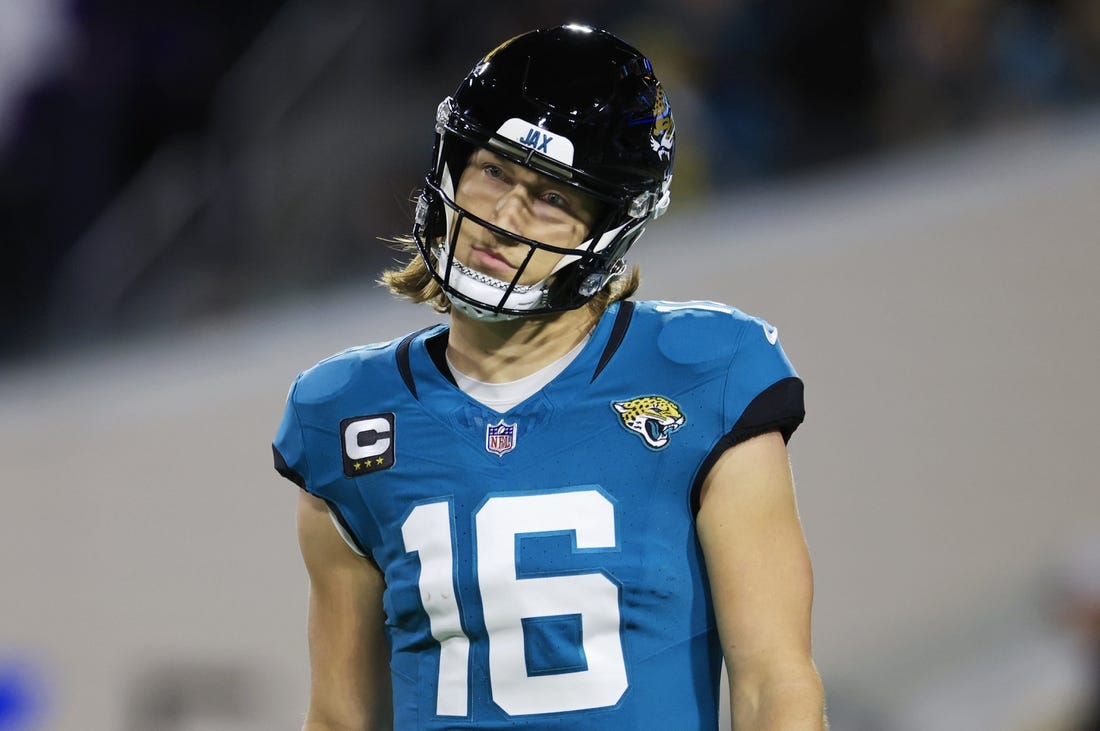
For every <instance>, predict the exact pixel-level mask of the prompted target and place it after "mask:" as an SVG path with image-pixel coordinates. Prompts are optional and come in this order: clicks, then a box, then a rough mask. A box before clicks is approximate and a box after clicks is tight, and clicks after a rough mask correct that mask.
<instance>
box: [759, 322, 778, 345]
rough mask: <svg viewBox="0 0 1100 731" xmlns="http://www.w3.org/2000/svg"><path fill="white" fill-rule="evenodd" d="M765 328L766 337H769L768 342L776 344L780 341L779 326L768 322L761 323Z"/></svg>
mask: <svg viewBox="0 0 1100 731" xmlns="http://www.w3.org/2000/svg"><path fill="white" fill-rule="evenodd" d="M761 327H763V328H764V337H766V338H767V339H768V342H769V343H771V344H772V345H775V344H776V343H778V342H779V328H777V327H773V326H771V325H768V324H767V323H765V324H763V325H761Z"/></svg>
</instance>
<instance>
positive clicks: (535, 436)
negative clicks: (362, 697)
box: [274, 301, 804, 731]
mask: <svg viewBox="0 0 1100 731" xmlns="http://www.w3.org/2000/svg"><path fill="white" fill-rule="evenodd" d="M446 334H447V327H446V326H445V325H439V326H436V327H433V328H428V329H426V330H423V331H420V332H418V333H414V334H412V335H409V336H407V337H405V338H403V339H400V340H396V341H393V342H390V343H381V344H375V345H368V346H364V347H360V348H353V349H351V350H347V351H345V352H343V353H340V354H339V355H336V356H334V357H332V358H329V359H328V360H325V361H322V362H321V363H319V364H318V365H316V366H315V367H313V368H312V369H310V370H308V371H306V372H305V373H303V374H302V375H301V376H299V377H298V379H297V381H296V382H295V384H294V386H293V388H292V390H291V392H290V396H289V399H288V403H287V407H286V413H285V416H284V418H283V422H282V424H281V426H280V428H279V431H278V435H277V437H276V440H275V443H274V448H275V461H276V468H277V469H278V470H279V472H280V473H281V474H283V475H284V476H286V477H288V478H290V479H292V480H293V481H294V482H296V483H297V484H298V485H299V486H301V487H302V488H304V489H305V490H308V491H309V492H310V493H312V494H313V495H316V496H318V497H320V498H323V499H324V500H325V501H327V503H328V504H329V507H330V509H331V510H332V512H333V515H334V516H335V517H336V518H337V519H338V520H339V522H340V523H341V525H342V526H343V528H344V531H345V533H346V534H347V537H348V539H349V540H350V541H352V542H354V544H355V545H356V546H357V547H358V549H359V550H360V551H361V552H362V553H363V554H364V555H366V556H367V557H368V558H369V559H370V560H372V561H373V562H374V563H375V564H377V566H378V567H379V569H380V570H381V571H382V572H383V574H384V576H385V581H386V590H385V595H384V602H383V603H384V608H385V613H386V631H387V637H388V639H389V642H390V651H391V662H390V666H391V669H392V676H393V694H394V720H395V728H397V729H403V730H404V729H511V728H538V729H570V731H576V730H578V729H582V730H583V729H600V730H601V731H606V730H607V729H678V730H679V729H714V728H716V727H717V716H718V685H719V673H720V663H721V651H720V647H719V643H718V638H717V632H716V628H715V621H714V614H713V609H712V607H711V601H710V595H709V591H708V585H707V579H706V574H705V570H704V566H703V559H702V554H701V550H700V548H699V545H698V541H697V539H696V535H695V528H694V516H695V512H696V509H697V503H698V495H697V493H698V490H699V487H700V485H701V483H702V480H703V478H704V477H705V475H706V473H707V470H708V469H709V468H710V467H711V465H713V463H714V461H715V460H716V459H717V458H718V456H719V455H720V454H721V452H722V451H723V450H724V449H726V448H728V447H729V446H731V445H733V444H736V443H738V442H740V441H743V440H745V439H748V438H750V437H752V436H755V435H757V434H761V433H764V432H769V431H779V432H781V433H782V434H783V436H784V438H789V437H790V435H791V433H793V431H794V430H795V428H796V427H797V426H798V424H799V423H800V422H801V421H802V418H803V413H804V410H803V398H802V382H801V381H800V380H799V378H798V377H797V375H796V373H795V371H794V369H793V368H792V366H791V364H790V362H789V361H788V359H787V357H786V355H785V354H784V352H783V350H782V348H781V347H780V345H779V342H778V334H777V332H776V330H775V328H773V327H772V326H770V325H769V324H768V323H766V322H764V321H762V320H759V319H755V318H752V317H749V316H747V315H745V314H744V313H742V312H740V311H738V310H736V309H734V308H731V307H727V306H725V305H721V304H717V303H712V302H685V303H678V302H637V303H635V302H629V301H628V302H623V303H617V304H614V305H612V306H611V307H610V308H609V309H608V311H607V312H606V313H605V314H604V316H603V318H602V319H601V320H600V322H599V324H598V325H597V327H596V329H595V330H594V331H593V333H592V337H591V338H590V340H589V342H588V344H587V345H586V346H585V348H584V349H583V350H582V351H581V353H580V355H578V356H577V357H576V359H575V360H574V361H573V362H572V363H571V364H570V365H569V366H568V367H567V368H566V369H565V371H563V372H562V373H561V374H559V375H558V376H557V377H556V378H555V379H554V380H553V381H551V382H550V383H549V384H547V385H546V386H545V387H544V388H543V389H542V390H541V391H539V392H538V393H536V394H535V395H533V396H531V397H530V398H528V399H527V400H526V401H524V402H522V403H520V404H518V405H517V406H515V407H514V408H512V409H510V410H509V411H507V412H504V413H498V412H496V411H492V410H490V409H488V408H486V407H485V406H483V405H481V404H480V403H478V402H477V401H474V400H473V399H471V398H469V397H468V396H467V395H466V394H464V393H463V392H462V391H460V390H459V389H458V388H457V387H456V386H455V385H454V383H453V381H452V380H451V379H450V378H449V377H448V375H447V374H446V369H445V366H443V367H441V364H442V358H441V355H440V354H441V353H442V351H443V349H444V348H445V344H446Z"/></svg>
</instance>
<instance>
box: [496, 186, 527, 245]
mask: <svg viewBox="0 0 1100 731" xmlns="http://www.w3.org/2000/svg"><path fill="white" fill-rule="evenodd" d="M530 211H531V200H530V195H529V193H528V191H527V189H526V188H525V187H523V186H522V185H513V186H512V187H511V188H510V189H508V191H507V192H505V193H504V194H503V195H501V196H500V198H498V199H497V203H496V208H495V209H494V211H493V223H495V224H496V225H497V226H500V227H501V228H502V229H504V230H506V231H508V232H510V233H514V234H517V235H519V236H522V235H523V229H524V225H525V223H526V222H527V218H528V216H529V215H530Z"/></svg>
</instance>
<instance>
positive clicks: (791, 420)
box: [691, 376, 806, 515]
mask: <svg viewBox="0 0 1100 731" xmlns="http://www.w3.org/2000/svg"><path fill="white" fill-rule="evenodd" d="M803 397H804V387H803V384H802V381H801V379H799V378H796V377H794V376H791V377H789V378H784V379H782V380H780V381H776V382H775V383H773V384H772V385H771V386H768V388H766V389H764V390H763V391H761V392H760V394H758V395H757V397H756V398H754V399H753V400H752V402H751V403H750V404H749V405H748V407H746V408H745V410H744V411H743V412H742V413H741V418H740V419H738V420H737V423H736V424H734V425H733V428H732V429H730V431H729V432H728V433H727V434H726V435H725V436H723V437H722V438H721V439H719V440H718V443H717V444H715V445H714V448H713V449H712V450H710V453H709V454H708V455H707V457H706V459H704V460H703V464H702V466H701V467H700V468H699V472H698V473H697V474H696V475H695V481H694V482H693V483H692V485H691V513H692V515H695V514H696V513H698V512H699V493H700V491H701V490H702V488H703V481H704V480H705V479H706V477H707V475H708V474H709V473H710V470H711V468H712V467H714V463H715V462H717V461H718V458H719V457H721V456H722V453H723V452H725V451H726V450H727V449H729V448H730V447H734V446H736V445H738V444H740V443H741V442H746V441H748V440H749V439H752V438H753V437H758V436H760V435H761V434H767V433H769V432H779V433H780V435H782V437H783V441H784V442H789V441H790V439H791V435H792V434H794V430H795V429H797V428H798V425H799V424H801V423H802V420H803V419H804V418H806V406H805V401H804V398H803Z"/></svg>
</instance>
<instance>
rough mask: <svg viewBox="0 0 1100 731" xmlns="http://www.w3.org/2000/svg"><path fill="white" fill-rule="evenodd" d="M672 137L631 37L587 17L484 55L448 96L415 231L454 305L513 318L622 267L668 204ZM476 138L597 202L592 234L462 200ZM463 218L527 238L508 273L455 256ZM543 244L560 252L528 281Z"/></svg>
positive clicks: (559, 307)
mask: <svg viewBox="0 0 1100 731" xmlns="http://www.w3.org/2000/svg"><path fill="white" fill-rule="evenodd" d="M674 140H675V123H674V122H673V117H672V112H671V108H670V107H669V103H668V98H667V96H666V95H665V92H664V90H663V89H662V88H661V84H660V82H659V81H658V80H657V78H656V76H655V75H654V73H653V68H652V66H651V64H650V62H649V60H648V59H647V58H646V57H645V56H643V55H642V54H641V53H640V52H639V51H637V50H636V49H635V48H633V47H632V46H630V45H628V44H627V43H625V42H624V41H622V40H620V39H619V38H617V37H615V36H613V35H612V34H610V33H607V32H606V31H602V30H598V29H596V28H592V27H590V26H584V25H565V26H560V27H557V28H550V29H546V30H537V31H532V32H530V33H525V34H523V35H520V36H516V37H515V38H512V39H510V40H508V41H506V42H505V43H503V44H501V45H500V46H498V47H497V48H495V49H493V51H491V52H490V53H489V54H488V55H487V56H485V57H484V58H483V59H481V61H479V62H478V63H477V65H476V66H474V68H473V70H472V71H470V73H469V74H468V75H467V76H466V78H465V79H463V81H462V83H461V84H460V85H459V87H458V88H457V89H456V90H455V92H454V93H453V94H452V95H451V96H449V97H447V98H446V99H444V100H443V102H442V103H441V104H440V105H439V108H438V110H437V114H436V141H435V148H434V152H433V164H432V168H431V169H430V170H429V172H428V175H427V177H426V180H425V183H426V185H425V188H424V190H423V192H422V194H421V196H420V199H419V201H418V204H417V209H416V217H415V221H414V224H413V237H414V239H415V240H416V243H417V247H418V248H419V250H420V253H421V256H422V257H423V258H424V260H425V263H426V264H427V266H428V269H429V271H431V272H432V275H433V276H434V277H435V279H436V280H437V281H438V282H439V284H440V285H441V286H442V288H443V290H444V292H446V294H447V297H448V298H449V299H450V301H451V304H452V305H454V306H455V307H456V308H458V309H460V310H462V311H464V312H466V313H467V314H470V315H472V316H475V317H479V318H482V319H508V318H511V317H517V316H522V315H531V314H540V313H547V312H560V311H563V310H570V309H574V308H577V307H580V306H581V305H583V304H584V303H585V302H587V301H588V300H590V299H591V298H592V297H593V296H595V295H596V293H597V292H599V291H600V289H602V288H603V287H604V285H606V284H607V283H608V282H609V281H610V280H611V279H612V278H614V277H616V276H618V275H619V274H620V273H621V272H622V271H623V270H624V268H625V265H624V262H623V257H624V255H625V254H626V252H627V250H628V249H629V248H630V246H631V245H632V244H633V243H634V241H636V240H637V239H638V237H639V236H641V234H642V233H643V232H644V230H645V226H646V225H647V224H648V223H649V222H650V221H651V220H653V219H654V218H656V217H657V216H659V215H661V214H662V213H664V211H665V210H666V209H667V208H668V203H669V197H670V194H669V184H670V181H671V179H672V163H673V158H674V156H675V143H674ZM479 147H480V148H486V149H489V150H491V151H492V152H493V153H494V154H497V155H500V156H502V157H504V158H505V159H507V160H509V161H511V162H513V163H516V164H519V165H523V166H524V167H526V168H529V169H531V170H533V171H536V172H538V173H541V174H543V175H546V176H549V177H550V178H552V179H554V180H555V181H557V182H558V183H561V184H564V185H566V186H570V187H572V188H574V189H576V190H578V191H580V192H582V193H583V194H585V195H587V196H590V197H591V198H593V199H595V200H596V201H598V202H599V204H600V206H601V210H600V214H599V215H598V217H597V220H596V221H595V222H594V224H593V225H592V227H591V230H589V232H588V237H587V238H586V239H585V240H584V241H583V242H581V244H580V245H579V246H577V247H576V248H574V249H570V248H563V247H560V246H552V245H549V244H546V243H544V242H540V241H535V240H534V239H530V238H525V237H523V236H520V235H517V234H516V233H514V232H511V231H508V230H505V229H503V228H500V227H498V226H496V225H494V224H493V223H491V222H489V221H486V220H484V219H482V218H480V217H478V216H476V215H474V214H472V213H471V212H470V211H468V210H466V209H464V208H462V207H461V206H459V205H458V204H457V203H456V202H455V187H456V185H457V182H458V179H459V177H460V176H461V173H462V171H463V169H464V168H465V166H466V162H467V160H468V159H469V157H470V155H471V154H472V153H473V152H474V151H475V150H476V149H477V148H479ZM463 225H472V226H480V227H484V228H485V229H487V230H489V231H490V232H491V233H492V234H493V235H494V236H496V237H498V238H500V239H502V240H509V241H511V242H513V243H514V244H516V245H519V246H525V247H529V255H528V256H527V257H526V259H524V263H523V264H522V265H521V266H519V267H518V269H517V271H516V273H515V275H514V276H513V277H512V278H511V280H510V281H504V280H500V279H496V278H494V277H491V276H488V275H486V274H484V273H481V272H478V271H476V270H474V269H473V268H471V267H470V266H468V265H467V263H464V262H461V261H459V260H458V259H457V258H455V256H454V251H455V245H454V244H455V241H456V240H457V237H458V232H459V230H460V228H461V226H463ZM536 250H542V251H549V252H551V253H553V254H557V255H559V256H560V257H561V259H560V260H559V262H558V264H557V266H556V268H555V269H554V271H553V272H552V273H551V274H550V275H549V276H547V277H546V278H545V279H543V280H542V281H539V282H535V283H527V284H521V283H520V280H521V279H523V275H524V271H525V269H526V266H527V262H529V261H530V260H531V256H530V255H531V254H534V252H535V251H536Z"/></svg>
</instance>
